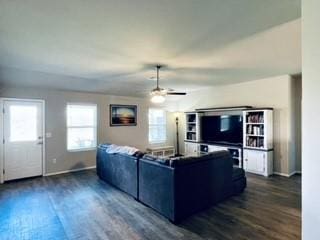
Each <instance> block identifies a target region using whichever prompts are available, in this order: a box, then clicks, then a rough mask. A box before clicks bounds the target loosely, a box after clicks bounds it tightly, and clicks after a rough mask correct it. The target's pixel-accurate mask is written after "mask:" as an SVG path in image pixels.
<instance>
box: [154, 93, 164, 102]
mask: <svg viewBox="0 0 320 240" xmlns="http://www.w3.org/2000/svg"><path fill="white" fill-rule="evenodd" d="M165 100H166V98H165V96H164V95H163V94H161V93H160V92H155V93H153V94H151V102H153V103H163V102H164V101H165Z"/></svg>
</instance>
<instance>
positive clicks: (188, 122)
mask: <svg viewBox="0 0 320 240" xmlns="http://www.w3.org/2000/svg"><path fill="white" fill-rule="evenodd" d="M187 124H197V122H187Z"/></svg>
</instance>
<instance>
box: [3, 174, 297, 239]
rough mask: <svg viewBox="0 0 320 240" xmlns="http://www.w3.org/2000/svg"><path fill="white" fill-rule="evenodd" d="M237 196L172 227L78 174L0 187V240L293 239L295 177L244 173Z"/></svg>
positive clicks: (118, 193) (122, 195)
mask: <svg viewBox="0 0 320 240" xmlns="http://www.w3.org/2000/svg"><path fill="white" fill-rule="evenodd" d="M247 179H248V187H247V189H246V190H245V192H244V193H243V194H241V195H239V196H234V197H232V198H230V199H228V200H227V201H225V202H223V203H221V204H219V205H217V206H214V207H212V208H210V209H208V210H206V211H203V212H200V213H198V214H196V215H194V216H192V217H190V218H188V219H186V220H185V221H183V222H182V223H180V224H178V225H174V224H172V223H171V222H169V221H168V220H167V219H165V218H164V217H163V216H161V215H159V214H158V213H156V212H155V211H153V210H152V209H150V208H148V207H146V206H144V205H142V204H141V203H139V202H137V201H135V200H134V199H133V198H131V197H130V196H129V195H127V194H125V193H123V192H121V191H119V190H117V189H115V188H113V187H112V186H110V185H108V184H106V183H105V182H103V181H101V180H100V179H98V177H97V176H96V173H95V171H93V170H89V171H82V172H77V173H70V174H62V175H56V176H51V177H44V178H33V179H26V180H21V181H14V182H9V183H5V184H3V185H1V186H0V213H1V215H0V239H5V240H7V239H8V240H9V239H10V240H11V239H15V240H19V239H32V240H40V239H46V240H47V239H59V240H61V239H62V240H63V239H68V240H82V239H94V240H96V239H110V240H118V239H119V240H127V239H133V240H142V239H150V240H154V239H159V240H167V239H179V240H184V239H192V240H201V239H214V240H215V239H226V240H229V239H230V240H232V239H268V240H270V239H276V240H285V239H290V240H294V239H301V177H300V176H293V177H291V178H285V177H279V176H274V177H271V178H264V177H260V176H256V175H252V174H248V175H247Z"/></svg>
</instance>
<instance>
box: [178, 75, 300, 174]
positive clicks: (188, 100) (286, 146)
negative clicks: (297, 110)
mask: <svg viewBox="0 0 320 240" xmlns="http://www.w3.org/2000/svg"><path fill="white" fill-rule="evenodd" d="M294 81H295V79H293V78H292V77H290V76H288V75H284V76H278V77H273V78H268V79H261V80H256V81H250V82H245V83H240V84H233V85H227V86H217V87H212V88H208V89H206V90H200V91H196V92H193V93H190V94H188V95H187V96H186V97H184V98H183V99H181V101H180V102H179V110H180V111H192V110H194V109H196V108H206V107H224V106H244V105H247V106H255V107H273V108H274V150H275V161H274V171H275V172H278V173H283V174H286V175H288V174H291V173H293V172H294V171H295V170H296V169H295V165H296V158H295V152H294V149H295V140H294V136H293V134H292V129H293V128H292V124H293V123H292V117H291V115H292V111H294V109H293V108H292V107H291V106H292V105H293V104H292V102H293V100H294V98H295V96H294V91H293V90H292V88H293V86H295V84H294Z"/></svg>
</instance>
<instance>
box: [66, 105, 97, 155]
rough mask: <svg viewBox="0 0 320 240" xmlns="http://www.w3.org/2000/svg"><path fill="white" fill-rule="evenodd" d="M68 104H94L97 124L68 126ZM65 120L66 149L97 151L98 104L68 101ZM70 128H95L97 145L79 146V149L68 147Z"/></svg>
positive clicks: (71, 150)
mask: <svg viewBox="0 0 320 240" xmlns="http://www.w3.org/2000/svg"><path fill="white" fill-rule="evenodd" d="M68 105H77V106H93V107H96V114H95V115H96V116H95V118H96V119H95V125H93V126H91V125H90V126H80V127H69V126H68ZM65 120H66V137H67V138H66V149H67V152H88V151H95V150H96V149H97V146H98V105H97V104H95V103H82V102H67V104H66V109H65ZM69 128H95V129H96V130H95V131H94V138H95V140H96V146H95V147H90V148H77V149H68V137H69V136H68V132H69V131H68V129H69Z"/></svg>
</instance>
